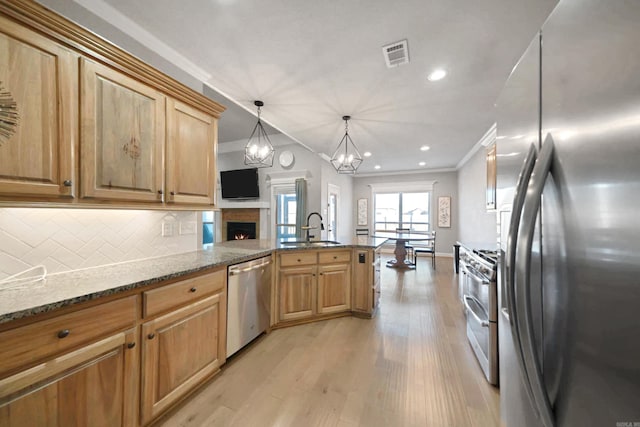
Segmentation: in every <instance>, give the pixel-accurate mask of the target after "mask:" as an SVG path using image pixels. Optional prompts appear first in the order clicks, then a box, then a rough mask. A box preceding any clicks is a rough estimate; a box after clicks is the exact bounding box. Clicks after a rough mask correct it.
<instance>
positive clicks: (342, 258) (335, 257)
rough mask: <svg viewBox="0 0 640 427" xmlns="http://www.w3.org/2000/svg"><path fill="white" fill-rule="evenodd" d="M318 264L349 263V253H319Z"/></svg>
mask: <svg viewBox="0 0 640 427" xmlns="http://www.w3.org/2000/svg"><path fill="white" fill-rule="evenodd" d="M319 257H320V264H328V263H333V262H349V261H351V251H349V250H346V251H320V253H319Z"/></svg>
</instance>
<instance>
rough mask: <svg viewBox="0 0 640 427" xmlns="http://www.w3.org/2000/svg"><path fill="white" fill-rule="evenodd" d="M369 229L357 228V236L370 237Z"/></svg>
mask: <svg viewBox="0 0 640 427" xmlns="http://www.w3.org/2000/svg"><path fill="white" fill-rule="evenodd" d="M368 235H369V229H368V228H356V236H368Z"/></svg>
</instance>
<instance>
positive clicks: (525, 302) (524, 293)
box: [515, 134, 555, 427]
mask: <svg viewBox="0 0 640 427" xmlns="http://www.w3.org/2000/svg"><path fill="white" fill-rule="evenodd" d="M553 152H554V144H553V138H552V137H551V135H550V134H547V137H546V138H545V141H544V143H543V144H542V149H541V150H540V155H539V156H538V160H537V161H536V164H535V166H534V168H533V172H532V174H531V180H530V181H529V185H528V187H527V192H526V197H525V200H524V204H523V207H522V227H521V229H520V230H519V232H518V241H517V251H516V264H515V266H516V274H515V278H516V279H517V280H516V282H517V283H518V286H516V287H515V291H516V292H517V298H516V302H519V303H520V304H521V305H520V307H521V308H523V309H524V310H523V312H522V313H520V312H519V313H518V316H517V322H518V324H519V326H518V329H519V331H520V339H521V341H522V344H523V348H522V349H523V355H524V362H525V366H526V371H527V374H528V376H529V384H530V386H531V392H532V394H533V404H534V406H535V408H536V409H537V412H538V416H539V417H540V419H541V421H542V424H543V425H544V426H545V427H553V426H554V425H555V420H554V415H553V409H552V408H551V402H550V401H549V395H548V394H547V391H546V388H545V385H544V379H543V377H542V367H541V363H540V360H539V359H538V353H537V351H536V348H535V342H534V332H533V315H532V308H531V278H530V273H531V253H532V247H533V234H534V231H535V226H536V217H537V215H538V211H539V209H540V199H541V197H542V191H543V190H544V184H545V182H546V179H547V175H548V174H549V172H550V170H551V163H552V159H553ZM521 314H524V315H521Z"/></svg>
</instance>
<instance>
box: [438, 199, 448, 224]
mask: <svg viewBox="0 0 640 427" xmlns="http://www.w3.org/2000/svg"><path fill="white" fill-rule="evenodd" d="M438 227H441V228H450V227H451V197H450V196H440V197H438Z"/></svg>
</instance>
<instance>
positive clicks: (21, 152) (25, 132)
mask: <svg viewBox="0 0 640 427" xmlns="http://www.w3.org/2000/svg"><path fill="white" fill-rule="evenodd" d="M77 75H78V66H77V55H75V54H74V53H73V52H71V51H70V50H68V49H65V48H63V47H61V46H60V45H58V44H56V43H55V42H53V41H51V40H50V39H48V38H45V37H43V36H41V35H39V34H37V33H35V32H33V31H30V30H28V29H26V28H24V27H22V26H20V25H18V24H16V23H15V22H13V21H10V20H8V19H6V18H5V17H2V16H0V92H2V93H3V94H2V95H0V96H1V101H0V102H2V105H4V107H3V106H2V105H0V123H1V124H2V125H1V126H0V197H2V196H9V197H12V198H15V197H16V196H18V197H19V196H23V197H29V198H32V197H37V198H39V199H54V200H55V199H56V198H71V197H73V196H74V194H75V182H74V175H73V172H74V167H73V152H74V146H75V144H76V141H77V120H78V114H77V99H78V96H77V83H76V80H77ZM10 105H15V113H16V114H15V115H13V114H10V113H9V111H8V109H9V108H8V107H9V106H10Z"/></svg>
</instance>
